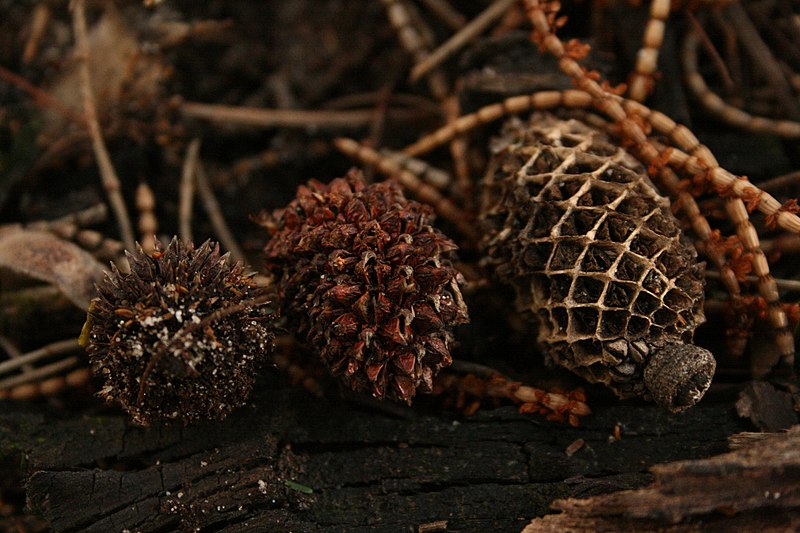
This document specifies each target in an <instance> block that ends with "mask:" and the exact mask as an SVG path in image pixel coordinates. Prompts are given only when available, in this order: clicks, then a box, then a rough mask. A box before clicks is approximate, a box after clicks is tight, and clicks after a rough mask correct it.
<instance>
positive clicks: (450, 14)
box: [422, 0, 467, 30]
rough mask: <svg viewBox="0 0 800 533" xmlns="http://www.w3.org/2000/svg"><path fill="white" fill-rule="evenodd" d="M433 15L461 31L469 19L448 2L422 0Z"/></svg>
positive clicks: (443, 0) (444, 0) (442, 0)
mask: <svg viewBox="0 0 800 533" xmlns="http://www.w3.org/2000/svg"><path fill="white" fill-rule="evenodd" d="M422 3H423V4H425V7H427V8H428V9H429V10H430V11H431V13H433V14H434V15H436V16H437V17H439V19H441V20H442V22H444V23H445V24H447V25H448V26H450V27H451V28H452V29H454V30H459V29H461V27H462V26H463V25H464V24H466V22H467V19H466V17H465V16H464V15H462V14H461V13H459V12H458V11H456V9H455V8H454V7H453V6H451V5H450V2H448V1H447V0H422Z"/></svg>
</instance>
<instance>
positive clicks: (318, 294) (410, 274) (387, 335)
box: [261, 171, 468, 402]
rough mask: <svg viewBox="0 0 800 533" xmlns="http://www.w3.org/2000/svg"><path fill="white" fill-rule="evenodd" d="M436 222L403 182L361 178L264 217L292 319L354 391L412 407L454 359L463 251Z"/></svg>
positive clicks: (463, 317)
mask: <svg viewBox="0 0 800 533" xmlns="http://www.w3.org/2000/svg"><path fill="white" fill-rule="evenodd" d="M433 218H434V215H433V213H432V211H431V209H430V208H428V207H427V206H424V205H422V204H419V203H417V202H413V201H409V200H407V199H406V198H405V197H404V196H403V193H402V192H401V190H400V188H399V187H398V186H397V185H396V184H394V183H392V182H384V183H377V184H373V185H369V186H367V185H365V184H364V181H363V178H362V176H361V173H360V172H358V171H351V172H350V173H349V174H348V175H347V176H346V177H345V178H338V179H335V180H333V181H332V182H331V183H330V184H327V185H325V184H322V183H319V182H317V181H311V182H309V183H308V185H307V186H301V187H300V188H299V190H298V193H297V198H296V199H295V200H293V201H292V202H291V203H290V204H289V206H288V207H286V208H285V209H280V210H277V211H275V213H273V214H272V216H266V215H265V216H264V217H262V221H261V222H262V224H263V225H264V227H266V228H267V229H268V231H269V233H270V235H271V240H270V241H269V243H268V244H267V246H266V248H265V256H266V263H267V267H268V268H269V269H271V270H272V271H273V272H274V273H275V275H276V277H277V280H278V282H277V286H278V294H279V296H280V300H281V309H282V311H283V313H284V314H285V315H286V316H287V317H288V319H289V322H290V325H291V327H293V328H295V329H296V330H297V332H298V333H299V334H300V336H301V337H304V338H305V339H307V341H308V342H309V343H310V344H311V345H312V346H314V347H315V348H316V349H317V350H319V353H320V355H321V357H322V360H323V362H324V363H325V364H326V365H327V366H328V368H329V369H330V371H331V372H332V373H333V374H334V375H337V376H340V378H341V379H342V381H343V382H344V383H345V384H346V385H348V386H349V387H351V388H352V389H353V390H360V391H368V392H371V393H372V394H373V395H374V396H375V397H376V398H384V397H388V398H391V399H399V400H402V401H405V402H410V401H411V398H412V397H413V396H414V394H415V392H417V391H421V392H429V391H430V390H431V386H432V379H433V376H434V375H435V374H436V373H437V372H438V370H439V369H440V368H441V367H444V366H447V365H449V364H450V362H451V360H452V359H451V356H450V345H451V343H452V341H453V336H452V333H451V329H452V327H453V326H455V325H456V324H462V323H464V322H466V321H467V320H468V318H467V309H466V306H465V305H464V301H463V299H462V297H461V292H460V290H459V287H458V283H459V281H460V280H461V275H460V274H459V273H458V271H456V270H455V269H454V268H453V266H452V264H451V258H452V255H453V252H454V250H455V249H456V245H455V244H454V243H453V241H451V240H450V239H449V238H447V237H446V236H445V235H443V234H442V233H441V232H440V231H438V230H436V229H434V228H433V227H432V226H431V223H432V221H433Z"/></svg>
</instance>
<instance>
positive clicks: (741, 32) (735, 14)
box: [725, 2, 800, 120]
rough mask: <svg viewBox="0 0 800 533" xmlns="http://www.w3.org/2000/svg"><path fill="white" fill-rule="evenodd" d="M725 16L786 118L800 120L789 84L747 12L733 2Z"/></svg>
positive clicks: (727, 8) (726, 9)
mask: <svg viewBox="0 0 800 533" xmlns="http://www.w3.org/2000/svg"><path fill="white" fill-rule="evenodd" d="M725 15H726V18H727V19H728V20H729V21H730V22H731V24H733V25H734V27H735V28H736V34H737V37H739V41H740V42H741V43H742V48H744V50H745V51H746V52H747V53H748V54H749V55H750V59H751V60H752V62H753V68H754V69H755V70H756V71H758V72H760V73H761V74H762V75H763V76H764V78H765V81H766V82H767V83H768V84H769V85H770V86H771V87H772V88H773V89H774V90H775V96H776V97H777V99H778V101H779V102H780V103H781V107H782V108H783V110H784V111H785V112H786V114H787V116H788V117H789V118H791V119H792V120H800V105H798V103H797V99H796V98H795V97H794V95H792V91H791V88H790V87H789V82H788V81H786V78H785V77H784V76H783V72H781V69H780V67H779V66H778V63H777V61H775V57H774V56H773V54H772V52H771V51H770V49H769V47H768V46H767V44H766V43H765V42H764V40H763V39H762V38H761V34H759V32H758V29H757V28H756V27H755V25H754V24H753V22H752V21H751V20H750V16H749V15H748V14H747V11H745V9H744V7H743V6H742V5H741V4H740V3H738V2H734V3H731V4H730V5H728V6H727V7H726V8H725Z"/></svg>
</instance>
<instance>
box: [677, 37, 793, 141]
mask: <svg viewBox="0 0 800 533" xmlns="http://www.w3.org/2000/svg"><path fill="white" fill-rule="evenodd" d="M698 45H699V37H698V36H697V34H696V33H695V32H691V31H690V32H689V33H687V35H686V38H685V40H684V43H683V52H682V61H683V70H684V72H685V76H686V84H687V85H688V86H689V89H691V91H692V92H693V93H694V95H695V96H696V97H697V98H698V100H700V102H701V103H702V104H703V106H704V107H705V108H706V109H708V111H710V112H711V113H713V114H715V115H716V116H718V117H719V118H720V119H722V120H723V121H725V122H727V123H728V124H732V125H734V126H737V127H740V128H744V129H746V130H748V131H753V132H756V133H766V134H769V135H779V136H781V137H788V138H797V137H800V122H795V121H791V120H774V119H770V118H766V117H755V116H753V115H750V114H749V113H747V112H745V111H743V110H741V109H739V108H737V107H734V106H732V105H730V104H728V103H727V102H725V100H723V99H722V98H721V97H720V96H719V95H717V94H716V93H714V92H713V91H712V90H711V88H709V86H708V84H706V81H705V80H704V79H703V76H702V75H700V72H699V71H698V68H697V49H698Z"/></svg>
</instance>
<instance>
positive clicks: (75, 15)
mask: <svg viewBox="0 0 800 533" xmlns="http://www.w3.org/2000/svg"><path fill="white" fill-rule="evenodd" d="M72 23H73V31H74V32H75V47H76V51H77V57H78V59H79V60H80V62H79V67H78V74H79V76H80V78H79V79H80V85H81V92H82V93H83V112H84V115H85V117H86V123H87V126H88V128H89V134H90V135H91V137H92V148H93V150H94V155H95V159H97V166H98V167H99V169H100V177H101V179H102V182H103V188H104V189H105V191H106V194H108V200H109V202H110V203H111V209H112V210H113V211H114V215H115V216H116V218H117V224H119V233H120V236H121V237H122V242H123V243H124V244H125V247H126V248H127V249H129V250H133V249H134V248H135V243H134V236H133V226H132V225H131V219H130V217H129V216H128V210H127V208H126V207H125V200H124V199H123V198H122V192H121V191H120V182H119V178H118V177H117V173H116V171H115V170H114V166H113V165H112V164H111V157H110V156H109V155H108V149H107V148H106V144H105V141H104V140H103V134H102V132H101V131H100V124H99V123H98V121H97V109H96V107H95V101H94V93H93V92H92V80H91V74H90V73H89V38H88V36H87V33H86V2H85V0H73V2H72Z"/></svg>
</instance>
